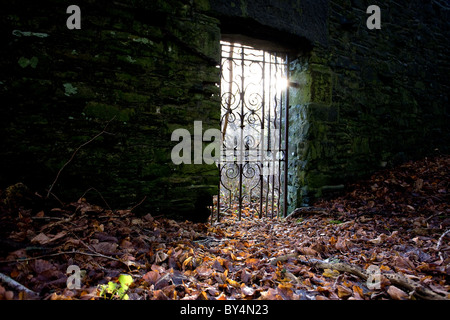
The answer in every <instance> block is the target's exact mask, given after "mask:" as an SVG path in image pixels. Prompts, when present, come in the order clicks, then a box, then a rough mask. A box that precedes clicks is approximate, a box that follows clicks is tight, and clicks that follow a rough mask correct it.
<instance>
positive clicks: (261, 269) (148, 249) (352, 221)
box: [0, 157, 450, 300]
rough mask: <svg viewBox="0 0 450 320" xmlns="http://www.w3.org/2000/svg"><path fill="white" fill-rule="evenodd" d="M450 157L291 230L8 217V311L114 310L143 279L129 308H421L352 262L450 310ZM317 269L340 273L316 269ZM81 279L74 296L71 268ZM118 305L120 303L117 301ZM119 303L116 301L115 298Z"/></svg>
mask: <svg viewBox="0 0 450 320" xmlns="http://www.w3.org/2000/svg"><path fill="white" fill-rule="evenodd" d="M449 165H450V157H436V158H433V159H424V160H422V161H417V162H409V163H406V164H404V165H402V166H400V167H397V168H395V169H392V170H384V171H380V172H378V173H376V174H374V175H373V176H372V177H371V178H370V179H368V180H365V181H361V182H359V183H355V184H353V185H350V186H348V187H347V192H346V193H345V194H344V195H343V196H341V197H338V198H335V199H331V200H322V201H320V202H318V203H316V204H315V206H314V207H312V208H303V209H298V210H295V211H294V212H293V213H292V214H291V215H290V216H289V217H288V218H286V219H266V218H262V219H258V218H255V217H253V213H254V212H253V211H252V209H250V208H248V209H247V210H245V214H244V217H243V219H242V220H241V221H237V220H236V217H235V215H234V214H232V213H231V211H230V212H228V213H225V214H224V216H223V218H222V220H221V221H220V222H219V223H213V224H210V223H192V222H189V221H185V222H180V221H174V220H170V219H167V218H163V217H159V218H156V217H152V216H151V215H150V214H147V215H144V216H137V215H135V214H134V213H133V212H131V211H130V210H109V209H108V210H107V209H104V208H102V207H99V206H95V205H91V204H89V203H88V202H86V200H85V199H83V198H82V199H80V200H78V201H77V202H74V203H70V204H68V205H65V206H62V207H61V208H53V209H52V210H47V211H39V212H37V213H34V211H33V210H32V208H31V209H24V208H20V209H17V210H10V209H6V206H5V207H4V208H3V209H2V213H1V217H0V223H1V230H0V236H1V238H2V248H1V250H0V253H1V256H0V273H1V274H3V275H5V276H6V278H8V279H12V280H15V281H16V282H17V283H19V284H21V285H23V286H25V287H26V288H28V289H30V290H32V291H33V292H36V293H37V294H39V296H38V297H33V296H30V295H29V294H28V293H26V292H24V291H23V290H21V289H20V287H19V288H18V287H15V289H14V288H13V286H10V285H9V284H8V283H6V281H3V282H0V298H1V299H102V297H100V289H99V288H100V285H102V284H107V283H110V282H116V283H117V282H118V279H119V276H120V275H121V274H127V275H131V276H132V278H133V281H134V282H133V283H132V284H131V286H130V287H129V289H128V292H127V294H128V297H129V299H155V300H169V299H195V300H202V299H204V300H214V299H219V300H226V299H246V300H252V299H270V300H275V299H279V300H288V299H300V300H326V299H348V300H350V299H352V300H353V299H356V300H361V299H364V300H371V299H378V300H379V299H418V297H417V295H415V294H414V292H413V291H414V290H413V289H411V288H409V290H408V287H402V286H399V285H398V284H394V283H391V281H390V280H389V278H386V277H383V276H381V277H380V282H378V285H377V286H370V283H368V282H367V281H366V280H365V279H363V278H361V277H360V276H358V275H356V274H353V273H351V272H345V270H344V271H342V270H341V271H339V270H338V269H339V268H336V269H335V268H333V265H332V262H342V263H345V264H346V265H349V266H355V267H358V268H360V269H361V270H367V269H368V268H369V267H371V266H375V267H376V268H377V270H378V271H379V272H380V273H381V275H389V274H394V273H395V274H401V275H402V276H404V277H405V278H407V279H409V280H411V281H414V282H415V283H418V284H420V285H421V286H423V287H424V288H427V289H429V290H431V291H433V292H434V293H436V294H437V295H438V296H439V297H442V298H447V299H448V298H450V284H449V275H450V265H449V262H450V257H449V253H450V245H449V238H450V237H449V236H450V234H448V233H447V234H445V232H446V231H447V230H448V229H449V228H450V218H449V211H450V207H449V193H448V192H449V181H450V174H449ZM314 259H317V260H320V261H325V262H329V263H330V266H331V267H329V268H325V267H317V266H315V265H312V264H308V263H307V262H308V261H313V260H314ZM71 265H75V266H77V267H79V268H80V270H81V272H80V277H81V279H80V286H81V287H80V288H79V289H69V288H68V286H67V279H68V277H69V276H71V274H67V273H66V272H67V268H68V267H69V266H71ZM110 298H111V297H110ZM112 298H114V297H112Z"/></svg>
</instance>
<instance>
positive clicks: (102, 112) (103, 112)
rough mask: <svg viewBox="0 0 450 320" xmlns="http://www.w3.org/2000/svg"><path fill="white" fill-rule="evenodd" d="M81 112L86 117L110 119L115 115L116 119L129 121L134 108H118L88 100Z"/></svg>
mask: <svg viewBox="0 0 450 320" xmlns="http://www.w3.org/2000/svg"><path fill="white" fill-rule="evenodd" d="M83 112H84V114H85V115H86V116H87V117H91V118H97V119H102V120H111V119H112V118H114V117H115V119H116V120H118V121H129V120H130V118H131V117H132V116H133V115H134V109H132V108H125V109H120V108H119V107H117V106H114V105H107V104H104V103H99V102H94V101H90V102H88V104H87V105H86V107H85V108H84V110H83Z"/></svg>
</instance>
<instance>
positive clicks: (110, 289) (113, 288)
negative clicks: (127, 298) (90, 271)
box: [106, 281, 118, 294]
mask: <svg viewBox="0 0 450 320" xmlns="http://www.w3.org/2000/svg"><path fill="white" fill-rule="evenodd" d="M117 287H118V285H117V283H114V282H112V281H110V282H108V287H107V289H106V291H107V292H108V293H111V294H113V293H114V292H115V291H116V290H117Z"/></svg>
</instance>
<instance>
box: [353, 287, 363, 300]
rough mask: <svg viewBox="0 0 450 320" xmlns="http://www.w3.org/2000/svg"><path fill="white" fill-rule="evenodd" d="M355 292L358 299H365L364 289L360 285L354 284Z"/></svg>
mask: <svg viewBox="0 0 450 320" xmlns="http://www.w3.org/2000/svg"><path fill="white" fill-rule="evenodd" d="M352 289H353V294H354V297H355V299H356V300H364V293H363V290H362V289H361V288H360V287H358V286H353V287H352Z"/></svg>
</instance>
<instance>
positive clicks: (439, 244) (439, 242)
mask: <svg viewBox="0 0 450 320" xmlns="http://www.w3.org/2000/svg"><path fill="white" fill-rule="evenodd" d="M449 232H450V229H448V230H447V231H445V232H444V233H443V234H442V236H440V237H439V240H438V243H437V245H436V250H439V247H440V246H441V241H442V239H443V238H444V237H445V235H446V234H447V233H449Z"/></svg>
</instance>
